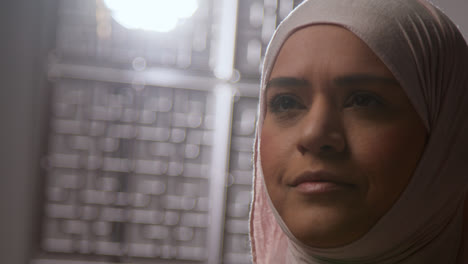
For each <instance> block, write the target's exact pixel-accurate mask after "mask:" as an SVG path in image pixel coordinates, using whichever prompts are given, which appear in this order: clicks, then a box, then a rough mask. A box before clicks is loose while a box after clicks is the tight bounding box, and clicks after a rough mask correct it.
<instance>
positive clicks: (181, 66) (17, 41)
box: [0, 0, 468, 264]
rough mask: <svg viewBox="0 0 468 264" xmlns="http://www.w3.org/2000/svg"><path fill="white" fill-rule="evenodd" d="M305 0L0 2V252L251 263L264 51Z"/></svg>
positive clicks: (67, 260)
mask: <svg viewBox="0 0 468 264" xmlns="http://www.w3.org/2000/svg"><path fill="white" fill-rule="evenodd" d="M300 2H301V1H293V0H171V1H162V0H132V1H129V0H32V1H27V0H17V1H9V2H7V1H4V2H2V3H1V4H0V12H1V15H0V19H1V20H0V21H1V23H0V29H1V31H0V32H1V33H2V34H1V36H2V41H1V46H0V52H1V55H2V56H1V60H0V61H1V64H0V65H1V66H0V70H1V71H0V72H1V73H0V74H1V78H0V79H1V80H0V82H1V88H0V90H1V96H0V98H1V104H0V106H1V111H0V113H1V121H2V125H1V129H0V131H1V132H0V139H1V148H0V149H1V154H0V158H1V160H0V164H1V167H0V169H1V170H0V173H1V174H0V188H1V189H0V193H1V207H0V210H1V217H0V230H1V233H0V263H6V264H16V263H18V264H26V263H37V264H58V263H64V264H93V263H94V264H96V263H101V264H103V263H174V264H175V263H181V264H182V263H187V264H188V263H209V264H216V263H232V264H242V263H250V256H249V242H248V227H249V226H248V212H249V202H250V198H251V194H250V189H251V175H252V172H251V170H252V145H253V137H254V130H255V122H256V118H257V117H256V113H257V110H256V108H257V99H258V97H257V93H258V86H259V77H260V65H261V61H262V58H263V54H264V53H265V48H266V45H267V43H268V40H269V39H270V37H271V35H272V33H273V31H274V29H275V28H276V26H277V25H278V24H279V22H281V20H283V19H284V18H285V16H286V15H287V14H288V13H289V12H290V11H291V10H292V9H293V8H294V7H295V6H297V5H298V4H299V3H300ZM434 2H435V4H437V5H439V6H440V7H441V8H442V9H443V10H444V11H446V13H447V14H448V15H449V16H450V17H451V18H453V20H454V21H455V22H456V23H457V24H459V25H460V27H461V31H462V32H463V33H464V34H465V37H466V36H468V19H467V18H466V12H467V11H468V1H466V0H438V1H434ZM467 70H468V69H467Z"/></svg>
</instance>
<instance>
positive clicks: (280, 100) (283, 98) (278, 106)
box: [269, 94, 305, 113]
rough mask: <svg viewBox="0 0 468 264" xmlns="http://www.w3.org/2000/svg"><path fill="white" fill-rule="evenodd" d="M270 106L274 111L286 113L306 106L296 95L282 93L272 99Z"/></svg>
mask: <svg viewBox="0 0 468 264" xmlns="http://www.w3.org/2000/svg"><path fill="white" fill-rule="evenodd" d="M269 108H270V111H271V112H273V113H285V112H288V111H291V110H297V109H304V108H305V107H304V105H302V103H301V102H300V101H299V99H297V97H296V96H293V95H285V94H280V95H277V96H275V97H273V98H272V99H271V100H270V103H269Z"/></svg>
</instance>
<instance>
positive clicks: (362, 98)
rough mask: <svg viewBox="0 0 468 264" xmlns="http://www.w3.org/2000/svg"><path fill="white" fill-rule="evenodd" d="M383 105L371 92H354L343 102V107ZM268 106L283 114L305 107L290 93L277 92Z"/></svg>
mask: <svg viewBox="0 0 468 264" xmlns="http://www.w3.org/2000/svg"><path fill="white" fill-rule="evenodd" d="M382 105H384V102H383V100H382V99H381V98H380V97H379V96H377V95H374V94H372V93H368V92H356V93H353V94H352V95H351V96H349V97H348V99H347V100H346V102H345V103H344V105H343V107H344V108H352V107H355V108H365V107H379V106H382ZM268 108H269V109H270V111H271V112H272V113H276V114H284V113H287V112H290V111H293V110H301V109H305V108H306V106H304V105H303V104H302V103H301V101H300V99H299V98H297V96H296V95H292V94H278V95H276V96H274V97H273V98H272V99H271V100H270V101H269V103H268Z"/></svg>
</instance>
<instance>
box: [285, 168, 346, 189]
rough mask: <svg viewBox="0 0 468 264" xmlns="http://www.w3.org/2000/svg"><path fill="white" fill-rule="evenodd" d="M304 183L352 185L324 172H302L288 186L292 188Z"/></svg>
mask: <svg viewBox="0 0 468 264" xmlns="http://www.w3.org/2000/svg"><path fill="white" fill-rule="evenodd" d="M304 182H333V183H336V184H343V185H353V184H351V183H349V182H346V181H343V180H341V179H339V178H338V176H337V175H335V174H333V173H329V172H326V171H306V172H303V173H301V174H299V176H297V177H296V178H295V179H294V180H292V181H291V183H290V184H289V185H290V186H292V187H296V186H298V185H299V184H301V183H304Z"/></svg>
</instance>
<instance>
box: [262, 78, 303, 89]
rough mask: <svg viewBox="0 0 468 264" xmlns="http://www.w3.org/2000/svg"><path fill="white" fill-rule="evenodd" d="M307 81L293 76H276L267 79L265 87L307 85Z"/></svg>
mask: <svg viewBox="0 0 468 264" xmlns="http://www.w3.org/2000/svg"><path fill="white" fill-rule="evenodd" d="M308 85H309V82H308V81H307V80H306V79H299V78H294V77H277V78H273V79H271V80H269V81H268V82H267V84H266V88H269V87H271V86H274V87H304V86H308Z"/></svg>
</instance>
